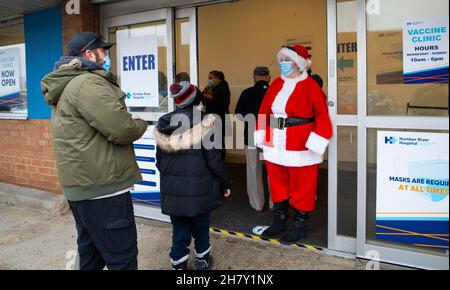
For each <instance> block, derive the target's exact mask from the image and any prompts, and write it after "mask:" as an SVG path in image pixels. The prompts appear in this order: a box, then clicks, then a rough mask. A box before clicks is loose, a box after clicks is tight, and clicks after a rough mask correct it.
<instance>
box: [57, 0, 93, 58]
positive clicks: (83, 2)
mask: <svg viewBox="0 0 450 290" xmlns="http://www.w3.org/2000/svg"><path fill="white" fill-rule="evenodd" d="M69 1H70V0H63V1H61V19H62V30H63V47H64V52H66V46H67V42H68V41H69V39H70V38H71V37H72V36H74V35H75V34H77V33H78V32H82V31H93V32H96V33H99V32H100V16H99V15H100V14H99V11H100V10H99V7H98V6H97V5H92V4H91V3H90V0H79V1H80V14H72V15H69V14H67V11H66V4H67V2H69Z"/></svg>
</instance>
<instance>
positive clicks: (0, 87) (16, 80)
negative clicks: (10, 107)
mask: <svg viewBox="0 0 450 290" xmlns="http://www.w3.org/2000/svg"><path fill="white" fill-rule="evenodd" d="M19 96H20V48H19V47H13V48H6V49H0V106H1V104H4V105H5V104H9V103H10V101H11V100H12V99H11V98H14V99H17V98H18V97H19Z"/></svg>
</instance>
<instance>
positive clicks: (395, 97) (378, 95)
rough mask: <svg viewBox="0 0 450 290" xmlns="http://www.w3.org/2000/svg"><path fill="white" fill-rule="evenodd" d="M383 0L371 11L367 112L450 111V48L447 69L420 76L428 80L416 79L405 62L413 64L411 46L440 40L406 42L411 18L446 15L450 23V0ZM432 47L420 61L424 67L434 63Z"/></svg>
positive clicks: (421, 19) (411, 113)
mask: <svg viewBox="0 0 450 290" xmlns="http://www.w3.org/2000/svg"><path fill="white" fill-rule="evenodd" d="M378 3H379V7H378V8H379V11H373V12H371V13H368V19H367V28H368V32H367V73H368V75H367V78H368V79H367V84H368V92H367V114H368V115H397V116H399V115H403V116H405V115H406V116H414V115H416V116H418V115H421V116H448V52H447V53H446V57H447V63H446V67H447V70H446V73H444V75H441V76H439V77H438V78H436V77H435V78H431V77H429V76H428V77H427V76H421V77H418V76H417V77H415V80H417V81H421V82H426V83H422V84H411V83H410V82H411V77H408V75H407V76H406V77H405V76H404V73H405V67H404V66H406V67H408V68H409V66H410V59H409V58H408V59H407V60H406V61H404V57H403V51H404V50H406V49H408V50H409V47H417V49H419V48H420V49H422V48H425V47H427V46H430V45H432V46H434V45H435V44H436V42H435V41H428V42H427V41H425V42H424V44H423V45H414V46H413V44H412V43H413V42H412V41H406V43H408V46H407V47H403V43H404V42H403V41H404V39H403V38H404V33H407V32H406V31H405V29H404V27H406V24H407V23H410V22H417V23H418V22H423V23H431V22H433V21H435V20H436V19H438V18H442V17H444V18H446V19H447V20H446V21H447V29H448V15H449V14H448V9H449V2H448V0H428V1H422V0H396V1H392V0H378ZM404 7H407V8H408V9H405V8H404ZM378 12H379V13H378ZM446 35H448V31H447V33H446ZM408 39H409V38H408ZM405 40H406V39H405ZM447 47H448V43H447ZM426 53H427V54H428V56H427V58H426V59H425V58H424V61H423V62H422V63H421V64H420V66H423V70H425V69H427V68H428V70H429V68H430V67H433V61H432V60H431V56H432V55H433V53H434V52H426ZM406 72H407V73H408V72H409V70H408V71H406ZM445 74H446V77H445ZM445 78H446V79H447V80H446V81H445ZM431 81H435V83H431ZM436 81H443V82H442V83H436ZM407 82H409V83H408V84H406V83H407Z"/></svg>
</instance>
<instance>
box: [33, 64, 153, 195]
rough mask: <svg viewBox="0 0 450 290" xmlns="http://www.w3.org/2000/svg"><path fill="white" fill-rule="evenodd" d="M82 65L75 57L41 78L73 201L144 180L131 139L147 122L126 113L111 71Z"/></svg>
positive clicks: (59, 163)
mask: <svg viewBox="0 0 450 290" xmlns="http://www.w3.org/2000/svg"><path fill="white" fill-rule="evenodd" d="M83 65H84V64H83ZM83 65H82V62H81V61H80V60H79V59H73V60H72V61H70V63H67V64H65V65H62V66H60V67H59V69H57V70H56V71H54V72H52V73H50V74H48V75H46V76H45V77H44V78H43V79H42V81H41V87H42V92H43V94H44V97H45V100H46V101H47V103H48V104H49V105H50V106H51V108H52V123H51V130H52V134H53V147H54V150H55V154H56V163H57V168H58V174H59V178H60V182H61V185H62V187H63V190H64V195H65V197H66V198H67V199H68V200H69V201H82V200H88V199H92V198H96V197H101V196H104V195H108V194H111V193H115V192H117V191H120V190H123V189H126V188H128V187H131V186H133V185H134V184H136V183H138V182H140V181H141V180H142V176H141V173H140V171H139V168H138V165H137V163H136V160H135V155H134V150H133V145H132V143H133V142H134V141H135V140H137V139H139V138H140V137H141V136H142V135H143V134H144V132H145V131H146V129H147V123H146V122H145V121H143V120H133V119H132V117H131V114H130V113H128V112H127V109H126V106H125V102H124V99H123V98H124V93H123V92H122V91H121V90H120V88H119V86H118V85H117V83H116V77H115V76H114V75H113V74H112V73H111V72H106V71H104V70H91V71H89V70H85V69H83V68H82V67H83Z"/></svg>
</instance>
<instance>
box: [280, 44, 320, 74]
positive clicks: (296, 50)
mask: <svg viewBox="0 0 450 290" xmlns="http://www.w3.org/2000/svg"><path fill="white" fill-rule="evenodd" d="M283 56H287V57H289V58H290V59H292V60H293V61H294V62H295V64H296V65H297V66H298V67H299V69H300V71H304V70H307V69H308V68H310V67H311V64H312V61H311V55H310V54H309V53H308V50H307V49H306V48H305V47H304V46H302V45H293V46H283V47H282V48H281V50H280V51H279V52H278V55H277V57H278V61H281V58H282V57H283Z"/></svg>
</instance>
